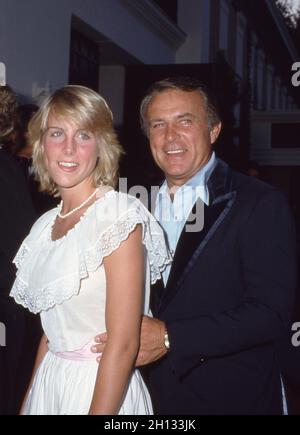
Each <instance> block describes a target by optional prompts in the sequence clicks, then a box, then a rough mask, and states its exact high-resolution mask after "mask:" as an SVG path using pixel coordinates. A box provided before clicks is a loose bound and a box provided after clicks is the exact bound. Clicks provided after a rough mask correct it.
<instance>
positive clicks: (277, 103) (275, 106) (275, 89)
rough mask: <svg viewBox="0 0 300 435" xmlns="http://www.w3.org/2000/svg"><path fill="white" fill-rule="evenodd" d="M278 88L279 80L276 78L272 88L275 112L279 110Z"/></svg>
mask: <svg viewBox="0 0 300 435" xmlns="http://www.w3.org/2000/svg"><path fill="white" fill-rule="evenodd" d="M280 86H281V81H280V78H279V77H276V78H275V86H274V95H275V101H274V109H275V110H279V108H280Z"/></svg>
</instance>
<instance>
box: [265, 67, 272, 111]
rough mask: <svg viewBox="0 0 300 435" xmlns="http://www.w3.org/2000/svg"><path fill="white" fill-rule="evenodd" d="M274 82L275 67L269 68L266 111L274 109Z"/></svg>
mask: <svg viewBox="0 0 300 435" xmlns="http://www.w3.org/2000/svg"><path fill="white" fill-rule="evenodd" d="M273 81H274V67H273V66H272V65H268V66H267V87H266V93H267V94H266V109H267V110H272V109H273Z"/></svg>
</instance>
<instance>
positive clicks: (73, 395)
mask: <svg viewBox="0 0 300 435" xmlns="http://www.w3.org/2000/svg"><path fill="white" fill-rule="evenodd" d="M102 189H104V188H102ZM107 190H108V189H106V191H105V190H103V192H102V196H101V197H100V198H98V199H97V200H96V201H95V202H94V203H93V204H92V205H91V206H90V207H89V208H88V209H87V211H86V212H85V214H84V215H83V216H82V218H81V220H80V221H79V222H78V223H77V224H76V225H75V227H74V228H72V229H71V230H70V231H69V232H68V233H67V234H66V235H65V236H64V237H62V238H61V239H59V240H56V241H52V239H51V232H52V227H53V224H54V221H55V219H56V216H57V208H56V209H53V210H50V211H49V212H47V213H45V214H44V215H43V216H42V217H41V218H39V219H38V221H37V222H36V223H35V224H34V226H33V227H32V229H31V232H30V234H29V235H28V236H27V238H26V239H25V240H24V242H23V243H22V245H21V247H20V249H19V251H18V253H17V256H16V258H15V263H16V265H17V268H18V272H17V277H16V280H15V282H14V285H13V288H12V291H11V296H13V297H14V298H15V300H16V301H17V302H18V303H20V304H22V305H23V306H24V307H26V308H28V309H29V310H30V311H31V312H33V313H40V316H41V321H42V326H43V329H44V332H45V335H46V337H47V338H48V340H49V343H48V347H49V351H48V352H47V354H46V355H45V357H44V359H43V361H42V362H41V364H40V366H39V368H38V370H37V372H36V375H35V378H34V382H33V385H32V388H31V391H30V393H29V396H28V399H27V402H26V405H25V408H24V414H44V415H55V414H68V415H70V414H71V415H74V414H87V413H88V411H89V407H90V403H91V400H92V396H93V391H94V386H95V381H96V376H97V370H98V363H97V362H96V357H97V355H95V354H92V353H91V352H90V347H91V345H92V344H93V338H94V337H95V336H96V335H97V334H98V333H99V332H104V331H106V326H105V301H106V279H105V271H104V266H103V257H105V256H107V255H109V254H110V253H111V252H113V251H114V250H115V249H117V248H118V247H119V246H120V244H121V243H122V241H124V240H126V239H127V237H128V236H129V234H130V233H131V232H132V231H133V230H134V229H135V227H136V225H137V224H141V225H142V228H143V244H144V246H145V254H146V255H145V295H144V313H145V314H148V315H149V314H150V313H149V294H150V281H151V282H152V283H154V282H155V281H156V280H157V279H158V278H160V275H161V272H162V270H163V269H164V268H165V266H166V265H167V264H169V263H170V261H171V259H170V256H169V253H168V251H167V249H166V245H165V240H164V236H163V232H162V230H161V228H160V226H159V224H158V223H157V222H156V221H155V219H154V218H153V217H152V215H151V214H150V213H149V212H148V210H147V209H146V208H145V207H144V206H143V205H142V203H141V202H140V201H138V200H137V199H136V198H134V197H132V196H129V195H126V194H124V193H118V192H116V191H114V190H112V189H111V190H109V191H107ZM116 273H118V271H117V270H116ZM121 290H122V289H120V291H121ZM119 413H120V414H131V415H141V414H151V413H152V406H151V400H150V397H149V393H148V391H147V388H146V386H145V384H144V382H143V380H142V377H141V375H140V373H139V371H138V370H134V371H133V373H132V376H131V380H130V382H129V386H128V390H127V393H126V395H125V398H124V401H123V404H122V406H121V408H120V412H119Z"/></svg>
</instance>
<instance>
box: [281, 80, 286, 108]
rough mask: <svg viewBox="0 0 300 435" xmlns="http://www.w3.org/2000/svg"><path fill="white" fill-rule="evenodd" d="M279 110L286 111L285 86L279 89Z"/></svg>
mask: <svg viewBox="0 0 300 435" xmlns="http://www.w3.org/2000/svg"><path fill="white" fill-rule="evenodd" d="M281 109H282V110H286V109H287V88H286V86H283V87H282V88H281Z"/></svg>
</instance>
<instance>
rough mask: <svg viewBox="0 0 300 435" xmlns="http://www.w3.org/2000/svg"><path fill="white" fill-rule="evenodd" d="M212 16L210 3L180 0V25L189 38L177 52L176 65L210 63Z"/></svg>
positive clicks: (201, 0) (205, 0)
mask: <svg viewBox="0 0 300 435" xmlns="http://www.w3.org/2000/svg"><path fill="white" fill-rule="evenodd" d="M187 3H188V5H187ZM210 14H211V2H210V1H207V0H189V1H188V2H187V1H186V0H178V25H179V27H180V28H181V29H182V30H183V31H184V32H185V33H186V35H187V36H186V39H185V42H184V43H183V44H182V45H181V46H180V47H179V49H178V50H177V53H176V63H209V62H210V45H211V39H210V37H209V35H210V19H211V17H210Z"/></svg>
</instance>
